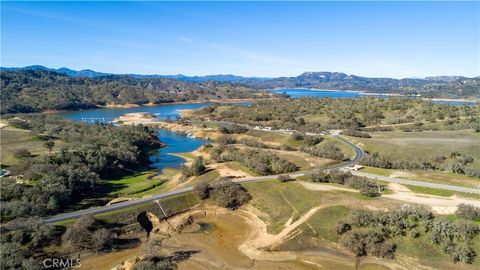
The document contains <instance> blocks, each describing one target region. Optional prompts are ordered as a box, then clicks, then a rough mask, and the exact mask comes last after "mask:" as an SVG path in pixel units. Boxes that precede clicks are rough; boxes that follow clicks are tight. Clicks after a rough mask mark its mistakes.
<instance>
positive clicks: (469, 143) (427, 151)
mask: <svg viewBox="0 0 480 270" xmlns="http://www.w3.org/2000/svg"><path fill="white" fill-rule="evenodd" d="M369 134H370V135H371V136H372V138H355V139H356V140H358V141H361V142H362V143H363V144H364V146H365V148H364V150H366V151H368V152H371V153H373V152H378V153H380V154H381V155H383V156H386V157H390V158H395V159H407V160H418V159H429V158H432V157H433V156H437V155H443V156H449V154H450V153H451V152H453V151H458V152H460V153H462V154H466V155H468V156H471V157H472V158H473V159H474V164H473V165H474V166H480V133H478V132H474V131H473V130H455V131H448V130H446V131H445V130H444V131H423V132H403V131H392V132H370V133H369Z"/></svg>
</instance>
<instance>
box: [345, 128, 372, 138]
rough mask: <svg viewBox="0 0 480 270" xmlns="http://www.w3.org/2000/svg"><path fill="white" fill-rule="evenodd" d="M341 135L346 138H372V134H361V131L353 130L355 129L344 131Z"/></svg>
mask: <svg viewBox="0 0 480 270" xmlns="http://www.w3.org/2000/svg"><path fill="white" fill-rule="evenodd" d="M340 134H342V135H345V136H350V137H358V138H371V137H372V136H370V134H368V133H366V132H361V131H358V130H353V129H347V130H344V131H342V132H340Z"/></svg>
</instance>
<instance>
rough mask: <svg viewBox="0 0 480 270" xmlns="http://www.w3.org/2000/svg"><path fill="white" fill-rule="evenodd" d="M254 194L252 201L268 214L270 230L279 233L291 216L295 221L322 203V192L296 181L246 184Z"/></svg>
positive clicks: (267, 220)
mask: <svg viewBox="0 0 480 270" xmlns="http://www.w3.org/2000/svg"><path fill="white" fill-rule="evenodd" d="M244 186H245V187H246V188H247V189H248V192H249V193H250V194H251V195H252V196H253V199H252V201H251V202H250V203H251V204H252V205H253V206H254V207H256V208H257V209H259V210H260V211H262V212H264V213H266V214H268V216H269V217H265V218H266V220H265V221H266V222H267V225H268V231H269V232H271V233H278V232H280V231H281V230H282V228H283V225H284V224H285V222H287V220H288V219H290V217H292V216H293V220H294V221H295V220H296V219H298V218H299V217H300V216H302V215H303V214H304V213H305V212H307V211H308V210H310V209H311V208H313V207H316V206H318V205H320V203H321V195H322V194H321V193H319V192H315V191H310V190H307V189H305V188H303V187H302V186H300V185H298V184H296V183H279V182H278V181H277V180H272V181H265V182H257V183H248V184H244Z"/></svg>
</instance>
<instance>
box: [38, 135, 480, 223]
mask: <svg viewBox="0 0 480 270" xmlns="http://www.w3.org/2000/svg"><path fill="white" fill-rule="evenodd" d="M332 136H333V137H335V138H336V139H338V140H340V141H343V142H345V143H347V144H348V145H350V146H351V147H352V148H353V149H354V150H355V157H354V158H353V159H351V160H348V161H345V162H342V163H340V164H337V165H333V166H330V167H327V168H326V169H342V168H346V167H348V166H351V165H354V164H356V163H357V162H358V161H360V159H362V158H363V156H364V152H363V150H362V149H361V148H360V147H358V146H357V145H355V144H353V143H351V142H350V141H347V140H345V139H344V138H343V137H341V136H339V135H332ZM308 172H311V171H301V172H295V173H289V174H288V175H290V176H291V177H299V176H303V175H305V174H306V173H308ZM352 174H354V175H358V176H364V177H368V178H372V179H377V180H381V181H386V182H391V183H399V184H407V185H413V186H421V187H429V188H437V189H443V190H451V191H459V192H467V193H475V194H480V189H474V188H464V187H458V186H451V185H443V184H435V183H429V182H422V181H414V180H405V179H400V178H393V177H386V176H379V175H375V174H368V173H363V172H357V171H352ZM278 176H279V175H267V176H255V177H245V178H241V179H235V180H234V181H235V182H238V183H247V182H258V181H264V180H268V179H272V178H275V177H278ZM192 190H193V187H186V188H181V189H177V190H173V191H169V192H164V193H160V194H156V195H153V196H151V197H148V198H142V199H137V200H131V201H125V202H120V203H116V204H112V205H105V206H100V207H92V208H88V209H85V210H79V211H75V212H70V213H65V214H59V215H56V216H52V217H47V218H45V219H44V222H45V223H54V222H59V221H64V220H69V219H74V218H79V217H81V216H83V215H86V214H89V215H96V214H100V213H105V212H110V211H113V210H118V209H121V208H125V207H129V206H134V205H139V204H143V203H148V202H151V201H155V200H158V199H161V198H165V197H169V196H173V195H178V194H183V193H187V192H190V191H192Z"/></svg>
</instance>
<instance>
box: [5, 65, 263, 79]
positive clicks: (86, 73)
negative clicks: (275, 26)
mask: <svg viewBox="0 0 480 270" xmlns="http://www.w3.org/2000/svg"><path fill="white" fill-rule="evenodd" d="M0 70H48V71H54V72H58V73H62V74H65V75H68V76H70V77H87V78H96V77H104V76H111V75H123V76H129V77H133V78H140V79H142V78H166V79H176V80H181V81H190V82H206V81H218V82H233V83H235V82H244V81H250V80H259V81H262V80H268V79H270V78H260V77H242V76H235V75H231V74H226V75H223V74H222V75H207V76H186V75H183V74H178V75H157V74H153V75H144V74H132V73H127V74H113V73H104V72H97V71H94V70H91V69H83V70H73V69H69V68H66V67H62V68H58V69H55V68H48V67H45V66H41V65H33V66H26V67H0Z"/></svg>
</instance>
